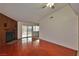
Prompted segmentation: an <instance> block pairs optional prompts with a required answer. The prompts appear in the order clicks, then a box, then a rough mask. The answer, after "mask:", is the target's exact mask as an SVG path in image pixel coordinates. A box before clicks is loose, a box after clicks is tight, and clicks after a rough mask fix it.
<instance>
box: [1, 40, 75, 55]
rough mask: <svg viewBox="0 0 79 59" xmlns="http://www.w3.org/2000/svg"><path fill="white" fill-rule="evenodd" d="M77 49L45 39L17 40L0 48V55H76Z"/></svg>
mask: <svg viewBox="0 0 79 59" xmlns="http://www.w3.org/2000/svg"><path fill="white" fill-rule="evenodd" d="M75 55H76V51H75V50H72V49H68V48H65V47H62V46H59V45H56V44H53V43H49V42H47V41H44V40H35V41H34V40H33V42H31V40H29V41H27V40H25V39H24V41H23V40H17V41H15V42H12V43H8V44H6V45H5V46H3V47H1V48H0V56H75Z"/></svg>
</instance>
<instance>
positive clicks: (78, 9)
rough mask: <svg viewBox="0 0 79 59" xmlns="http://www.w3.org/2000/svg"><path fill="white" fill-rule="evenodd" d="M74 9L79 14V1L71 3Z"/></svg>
mask: <svg viewBox="0 0 79 59" xmlns="http://www.w3.org/2000/svg"><path fill="white" fill-rule="evenodd" d="M70 5H71V7H72V9H73V10H74V11H75V12H76V14H78V15H79V3H71V4H70Z"/></svg>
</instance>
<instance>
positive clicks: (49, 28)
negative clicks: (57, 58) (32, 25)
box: [40, 6, 78, 50]
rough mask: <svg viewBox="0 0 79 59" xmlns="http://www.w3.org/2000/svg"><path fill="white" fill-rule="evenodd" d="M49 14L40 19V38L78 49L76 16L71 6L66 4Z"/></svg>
mask: <svg viewBox="0 0 79 59" xmlns="http://www.w3.org/2000/svg"><path fill="white" fill-rule="evenodd" d="M50 16H53V17H54V18H52V19H50ZM50 16H48V17H47V18H44V19H42V20H41V21H40V38H41V39H45V40H47V41H49V42H53V43H56V44H59V45H62V46H65V47H68V48H71V49H75V50H78V16H77V15H76V14H75V13H74V12H73V10H72V8H71V7H70V6H66V7H64V8H62V9H61V10H58V11H56V12H54V13H52V14H51V15H50Z"/></svg>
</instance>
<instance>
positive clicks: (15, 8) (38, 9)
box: [0, 3, 67, 23]
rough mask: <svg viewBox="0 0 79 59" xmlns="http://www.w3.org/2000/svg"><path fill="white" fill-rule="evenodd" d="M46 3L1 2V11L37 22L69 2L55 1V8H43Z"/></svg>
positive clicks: (14, 17) (16, 18)
mask: <svg viewBox="0 0 79 59" xmlns="http://www.w3.org/2000/svg"><path fill="white" fill-rule="evenodd" d="M44 5H45V3H8V4H7V3H0V12H1V13H3V14H5V15H7V16H9V17H11V18H13V19H15V20H17V21H29V22H36V23H38V20H40V19H43V18H45V17H47V16H48V15H50V14H51V13H53V12H55V11H57V10H59V9H61V8H63V7H65V6H66V5H67V3H66V4H65V3H55V9H51V8H42V6H44Z"/></svg>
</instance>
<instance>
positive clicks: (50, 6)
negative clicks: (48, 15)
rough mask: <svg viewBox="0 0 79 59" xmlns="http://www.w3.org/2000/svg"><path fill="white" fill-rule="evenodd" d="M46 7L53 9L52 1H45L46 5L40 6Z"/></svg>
mask: <svg viewBox="0 0 79 59" xmlns="http://www.w3.org/2000/svg"><path fill="white" fill-rule="evenodd" d="M47 7H49V8H52V9H54V8H55V5H54V3H47V4H46V5H44V6H42V8H47Z"/></svg>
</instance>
